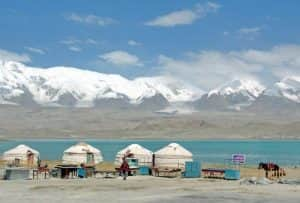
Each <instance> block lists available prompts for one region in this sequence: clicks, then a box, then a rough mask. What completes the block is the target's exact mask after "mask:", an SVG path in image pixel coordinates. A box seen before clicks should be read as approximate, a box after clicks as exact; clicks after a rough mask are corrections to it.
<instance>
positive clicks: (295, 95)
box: [264, 76, 300, 103]
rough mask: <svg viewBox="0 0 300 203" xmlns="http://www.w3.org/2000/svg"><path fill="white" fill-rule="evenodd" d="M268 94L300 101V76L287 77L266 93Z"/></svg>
mask: <svg viewBox="0 0 300 203" xmlns="http://www.w3.org/2000/svg"><path fill="white" fill-rule="evenodd" d="M264 94H265V95H267V96H274V97H284V98H286V99H288V100H290V101H293V102H296V103H300V77H297V76H292V77H285V78H283V79H282V80H281V81H280V82H277V83H275V84H274V85H273V87H271V88H269V89H267V90H266V91H265V93H264Z"/></svg>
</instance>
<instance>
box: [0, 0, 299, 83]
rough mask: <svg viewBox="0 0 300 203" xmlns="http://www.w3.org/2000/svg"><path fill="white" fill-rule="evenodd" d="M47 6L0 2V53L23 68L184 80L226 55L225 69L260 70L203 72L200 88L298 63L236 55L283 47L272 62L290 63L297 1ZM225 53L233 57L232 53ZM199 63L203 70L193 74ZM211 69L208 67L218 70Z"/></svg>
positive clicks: (72, 1) (71, 1)
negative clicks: (60, 68) (241, 66)
mask: <svg viewBox="0 0 300 203" xmlns="http://www.w3.org/2000/svg"><path fill="white" fill-rule="evenodd" d="M53 2H54V1H50V0H49V1H46V0H39V1H36V0H26V1H19V0H10V1H2V2H1V7H0V26H1V32H0V50H2V52H4V53H6V54H2V55H5V56H7V55H9V54H12V55H14V54H15V56H19V57H21V60H20V61H21V62H23V63H26V64H28V65H31V66H37V67H51V66H58V65H59V66H60V65H64V66H75V67H81V68H84V69H91V70H96V71H99V72H104V73H118V74H121V75H123V76H126V77H129V78H134V77H137V76H151V75H160V74H169V75H172V76H173V75H174V76H180V75H184V74H182V72H183V73H186V74H187V76H186V77H184V78H183V79H185V80H189V76H188V74H190V75H195V74H198V75H197V77H201V76H202V75H203V76H206V74H205V73H204V74H203V71H204V70H205V69H211V68H212V67H211V66H209V65H207V66H206V64H207V63H204V62H205V61H210V60H212V59H211V58H209V59H208V57H211V55H212V54H213V53H214V54H215V55H214V56H216V55H221V56H220V57H221V58H222V57H225V58H226V56H227V58H228V54H229V55H230V57H233V59H232V61H230V62H229V64H231V65H236V64H232V63H233V62H234V61H235V60H236V59H237V58H243V63H244V62H245V63H248V65H249V63H250V65H253V64H256V65H257V63H258V65H260V66H261V67H263V68H261V69H260V70H259V71H257V70H254V71H252V70H250V71H249V68H250V69H251V66H250V67H248V66H247V67H245V71H242V73H240V72H239V71H236V70H235V69H234V70H229V72H228V71H225V73H224V71H221V73H220V71H219V70H217V71H213V72H212V73H209V75H210V76H211V74H213V75H212V77H211V78H210V80H213V81H208V82H206V83H205V84H199V85H200V86H201V85H202V86H203V87H204V88H207V87H209V86H211V85H217V84H220V83H221V82H223V81H225V80H227V79H231V78H228V77H225V76H226V75H227V74H228V73H230V72H233V73H235V72H237V74H236V76H234V77H240V76H243V77H256V78H260V79H261V77H263V79H264V77H265V76H267V78H277V77H281V76H285V75H287V74H296V73H297V74H298V70H296V69H297V67H298V64H297V66H295V65H294V66H293V67H290V68H289V69H288V70H287V71H285V70H282V67H281V68H280V67H275V68H273V67H271V68H269V69H266V68H265V66H270V63H269V62H266V60H260V61H259V62H257V60H256V59H257V58H255V57H257V54H256V55H255V57H254V58H253V56H252V55H251V57H250V58H251V59H250V58H249V56H248V55H249V54H248V55H247V56H244V55H245V54H244V55H243V51H251V50H255V51H257V53H260V54H264V55H268V54H273V55H274V57H275V56H277V55H280V53H282V49H284V52H288V53H290V52H293V53H290V54H288V56H287V58H285V59H282V61H279V62H278V63H279V64H280V63H282V64H285V63H286V60H295V61H297V59H296V58H295V57H296V56H295V55H296V54H295V52H297V51H299V50H298V48H299V47H298V44H300V37H299V36H300V26H298V24H299V20H300V13H299V8H300V1H297V0H289V1H283V0H282V1H280V0H278V1H274V0H248V1H247V0H243V1H241V0H230V1H228V0H226V1H225V0H224V1H221V0H217V1H202V0H190V1H181V0H180V1H179V0H178V1H176V0H164V1H160V0H152V1H146V0H145V1H141V0H107V1H99V0H89V1H86V0H60V1H56V3H53ZM278 46H279V47H281V48H279V49H280V50H279V51H278V50H277V49H276V47H278ZM295 46H296V47H295ZM286 49H287V50H286ZM203 52H205V54H204V53H203ZM232 52H237V53H236V54H233V55H235V56H232V54H230V53H232ZM276 54H277V55H276ZM207 55H208V56H207ZM236 55H238V56H236ZM0 56H1V53H0ZM25 56H26V57H27V58H26V57H25ZM242 56H243V57H242ZM22 57H23V58H22ZM24 57H25V59H24ZM220 57H218V58H220ZM230 57H229V58H230ZM199 58H200V59H199ZM14 59H15V58H14ZM16 60H17V59H16ZM199 60H200V61H199ZM250 60H251V61H250ZM249 61H250V62H249ZM199 63H200V64H201V66H202V67H201V68H202V69H204V70H199V71H196V72H193V71H192V70H194V69H197V67H198V64H199ZM208 63H209V64H210V65H211V63H210V62H208ZM220 63H222V60H221V61H220ZM223 64H224V61H223V63H222V64H221V65H223ZM187 66H188V67H187ZM194 66H195V67H194ZM217 66H218V64H215V66H214V67H213V69H218V67H217ZM228 66H229V65H228ZM174 67H175V68H174ZM176 67H177V69H176ZM186 67H187V68H186ZM236 68H237V67H236ZM178 69H181V70H178ZM185 69H186V70H185ZM229 69H230V68H229ZM254 69H255V67H254ZM174 70H175V71H174ZM282 72H285V73H282ZM222 74H223V76H222ZM269 74H271V75H269ZM219 75H220V76H219ZM218 78H219V79H218ZM220 78H222V79H220ZM194 80H197V79H196V78H195V79H194ZM210 83H211V84H210Z"/></svg>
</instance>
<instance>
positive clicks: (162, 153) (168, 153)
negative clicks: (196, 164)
mask: <svg viewBox="0 0 300 203" xmlns="http://www.w3.org/2000/svg"><path fill="white" fill-rule="evenodd" d="M154 157H155V160H154V163H155V167H167V168H181V169H183V168H184V167H185V162H186V161H193V154H192V153H191V152H190V151H188V150H187V149H185V148H184V147H182V146H181V145H179V144H177V143H171V144H169V145H167V146H165V147H163V148H162V149H160V150H158V151H156V152H155V153H154Z"/></svg>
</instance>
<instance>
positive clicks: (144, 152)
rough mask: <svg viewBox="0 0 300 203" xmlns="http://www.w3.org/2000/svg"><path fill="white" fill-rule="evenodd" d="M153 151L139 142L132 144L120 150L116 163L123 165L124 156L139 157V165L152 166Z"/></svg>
mask: <svg viewBox="0 0 300 203" xmlns="http://www.w3.org/2000/svg"><path fill="white" fill-rule="evenodd" d="M152 155H153V153H152V152H151V151H150V150H148V149H146V148H144V147H142V146H141V145H139V144H131V145H129V146H127V147H126V148H124V149H122V150H121V151H119V152H118V153H117V155H116V159H115V164H116V165H121V163H122V159H123V157H124V156H130V157H132V158H136V159H138V164H139V166H152Z"/></svg>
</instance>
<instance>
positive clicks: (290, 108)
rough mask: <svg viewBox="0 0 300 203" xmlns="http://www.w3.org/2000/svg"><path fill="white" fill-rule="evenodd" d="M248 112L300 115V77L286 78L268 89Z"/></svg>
mask: <svg viewBox="0 0 300 203" xmlns="http://www.w3.org/2000/svg"><path fill="white" fill-rule="evenodd" d="M247 110H250V111H255V112H265V113H270V112H272V113H274V112H276V113H281V114H285V115H287V114H289V115H295V114H298V115H299V114H300V77H295V76H293V77H285V78H283V79H282V80H281V81H279V82H276V83H275V84H274V85H272V86H271V87H269V88H268V89H266V90H265V91H264V92H263V93H262V94H261V95H260V96H259V97H258V98H257V99H256V100H255V101H254V102H253V103H252V105H251V106H249V108H248V109H247Z"/></svg>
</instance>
